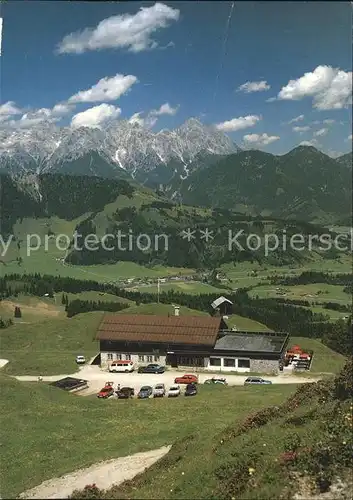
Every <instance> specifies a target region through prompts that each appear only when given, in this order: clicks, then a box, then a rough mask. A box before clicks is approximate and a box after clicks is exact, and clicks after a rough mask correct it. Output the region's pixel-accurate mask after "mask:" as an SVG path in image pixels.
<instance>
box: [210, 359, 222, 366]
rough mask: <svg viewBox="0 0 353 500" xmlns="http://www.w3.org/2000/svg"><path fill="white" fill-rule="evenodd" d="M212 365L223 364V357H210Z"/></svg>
mask: <svg viewBox="0 0 353 500" xmlns="http://www.w3.org/2000/svg"><path fill="white" fill-rule="evenodd" d="M210 365H211V366H221V358H210Z"/></svg>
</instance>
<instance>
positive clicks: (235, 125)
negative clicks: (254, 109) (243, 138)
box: [215, 115, 262, 132]
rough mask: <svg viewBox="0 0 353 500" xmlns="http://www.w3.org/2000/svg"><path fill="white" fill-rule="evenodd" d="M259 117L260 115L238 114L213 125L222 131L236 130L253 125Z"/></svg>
mask: <svg viewBox="0 0 353 500" xmlns="http://www.w3.org/2000/svg"><path fill="white" fill-rule="evenodd" d="M261 119H262V117H261V116H258V115H248V116H240V117H239V118H232V119H231V120H228V121H225V122H222V123H217V124H216V125H215V127H216V129H217V130H221V131H222V132H236V131H237V130H243V129H244V128H249V127H253V126H254V125H256V123H257V122H259V121H260V120H261Z"/></svg>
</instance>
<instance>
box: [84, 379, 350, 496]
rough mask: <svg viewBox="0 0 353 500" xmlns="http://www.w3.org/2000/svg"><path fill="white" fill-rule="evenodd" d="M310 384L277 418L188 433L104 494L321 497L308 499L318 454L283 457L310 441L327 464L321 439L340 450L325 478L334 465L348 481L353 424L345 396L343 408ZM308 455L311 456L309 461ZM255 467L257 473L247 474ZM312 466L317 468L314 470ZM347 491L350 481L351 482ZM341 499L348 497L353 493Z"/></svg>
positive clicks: (325, 472) (326, 470) (332, 457)
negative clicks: (295, 460)
mask: <svg viewBox="0 0 353 500" xmlns="http://www.w3.org/2000/svg"><path fill="white" fill-rule="evenodd" d="M315 386H316V384H315ZM305 389H307V387H306V388H305ZM313 389H314V390H313V391H312V390H311V388H310V391H308V393H307V396H306V397H305V399H303V400H302V401H300V397H299V399H298V400H297V401H298V402H293V404H291V406H289V404H288V403H286V405H285V406H286V408H285V412H284V413H282V414H280V415H279V416H273V417H272V419H270V420H269V422H268V423H266V421H264V422H263V424H262V425H259V426H257V428H251V427H250V426H248V427H247V429H246V430H245V431H244V432H243V433H242V434H240V435H239V434H237V433H238V431H239V419H235V421H234V423H233V424H232V425H231V426H229V427H228V428H227V429H226V430H225V432H221V433H212V434H210V435H208V436H207V437H206V438H203V439H201V436H200V435H196V436H190V438H189V439H188V440H185V441H184V442H182V441H180V442H178V443H177V444H176V446H175V447H173V448H172V450H171V451H170V453H169V454H168V455H167V456H166V457H165V458H164V459H162V460H161V461H160V462H159V463H157V464H155V465H153V466H152V467H151V468H150V469H148V470H147V471H146V472H145V473H144V474H141V475H140V476H138V477H136V478H135V479H134V480H132V481H127V482H126V483H124V484H123V485H122V486H120V487H115V488H112V489H110V490H108V491H107V492H106V494H105V495H102V494H101V498H110V499H114V498H119V499H135V498H136V499H149V498H160V499H173V500H175V499H184V498H205V499H210V498H226V499H229V500H230V499H240V498H244V499H245V498H246V499H248V500H264V499H273V498H292V497H293V495H294V494H295V493H297V492H300V493H301V494H302V495H303V496H302V498H320V497H319V496H315V497H311V496H310V490H309V489H308V486H309V484H310V485H312V484H313V479H311V480H310V478H309V476H308V473H307V470H308V469H309V467H311V465H314V464H315V460H317V458H316V459H315V458H314V459H313V458H312V459H310V458H308V461H307V462H305V458H304V461H303V465H300V464H299V465H297V466H295V465H294V466H292V467H293V468H292V469H287V467H286V466H285V465H284V464H283V462H282V455H283V454H284V453H285V452H287V451H289V450H293V449H295V446H298V445H299V447H300V448H301V449H304V450H305V448H307V447H313V448H314V449H315V447H316V446H317V448H316V449H317V451H318V455H316V456H317V457H320V456H321V457H322V459H323V463H325V462H324V458H325V456H324V455H323V450H322V449H321V446H320V444H319V443H320V441H323V442H324V443H330V448H329V449H330V450H332V447H335V449H336V450H337V452H338V451H339V453H340V455H339V457H338V456H337V455H336V453H337V452H335V451H331V452H330V455H331V457H330V458H331V460H332V459H333V463H332V464H331V463H330V462H328V464H329V465H327V463H326V464H325V465H324V467H323V470H324V475H323V477H325V476H326V477H330V476H329V472H328V468H329V467H331V471H332V470H333V471H336V472H333V476H331V477H337V473H338V475H339V476H341V477H342V476H343V477H347V479H348V480H349V477H350V480H351V475H350V472H349V469H344V468H343V466H342V462H341V457H342V456H346V457H347V453H349V452H345V446H347V447H349V446H351V443H352V435H351V428H352V427H351V426H352V424H351V423H350V421H349V419H348V420H347V417H346V415H348V416H349V415H350V414H351V413H352V409H351V410H350V409H349V403H350V401H349V400H346V401H345V402H343V403H342V405H341V406H340V407H339V409H338V407H337V406H336V404H337V403H335V402H334V401H330V400H328V401H326V400H325V399H323V398H322V397H320V394H319V393H318V394H315V390H317V389H316V388H314V387H313ZM251 392H252V391H251ZM252 394H254V393H252ZM302 394H303V393H302ZM271 404H273V401H271V402H270V401H269V403H268V405H267V406H268V407H270V405H271ZM336 408H337V409H336ZM351 408H352V406H351ZM337 410H338V411H337ZM329 422H331V423H332V424H333V423H334V425H335V429H336V432H337V434H336V433H334V434H333V438H331V437H330V433H329V432H328V433H326V434H325V430H326V432H327V424H328V423H329ZM331 432H332V431H331ZM331 436H332V434H331ZM192 438H194V439H192ZM337 439H338V440H339V442H337V441H336V440H337ZM322 446H325V445H322ZM304 450H303V452H302V455H301V456H303V457H305V456H306V455H307V454H308V451H304ZM320 454H321V455H320ZM312 456H314V455H312ZM201 457H202V458H201ZM310 460H312V462H311V465H310V466H309V467H308V464H310ZM347 462H349V459H348V458H346V459H345V463H346V464H347ZM346 467H347V465H346ZM250 468H251V469H252V471H253V472H252V474H250V473H249V469H250ZM251 469H250V470H251ZM293 469H294V470H295V469H297V470H298V471H300V472H301V478H302V479H301V481H300V482H299V477H300V476H299V475H298V474H297V475H294V474H293V473H292V474H291V473H290V470H293ZM305 470H306V473H305V472H304V471H305ZM319 470H320V469H319ZM311 471H312V472H313V474H315V472H314V468H313V469H311ZM316 474H317V472H316ZM312 477H315V476H314V475H313V476H312ZM314 484H315V483H314ZM305 487H306V488H305ZM347 489H348V490H349V489H350V487H349V486H347ZM76 498H78V497H76ZM327 498H333V496H330V497H327ZM339 498H347V499H348V498H350V495H349V494H348V496H347V497H339Z"/></svg>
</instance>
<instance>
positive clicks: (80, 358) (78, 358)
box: [76, 356, 86, 365]
mask: <svg viewBox="0 0 353 500" xmlns="http://www.w3.org/2000/svg"><path fill="white" fill-rule="evenodd" d="M76 363H77V364H78V365H84V364H85V363H86V358H85V357H84V356H76Z"/></svg>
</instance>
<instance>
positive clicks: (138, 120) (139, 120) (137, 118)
mask: <svg viewBox="0 0 353 500" xmlns="http://www.w3.org/2000/svg"><path fill="white" fill-rule="evenodd" d="M141 115H142V112H140V113H134V114H133V115H132V116H131V117H130V118H129V123H134V124H136V125H139V126H140V127H143V126H144V125H145V119H144V118H142V117H141Z"/></svg>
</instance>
